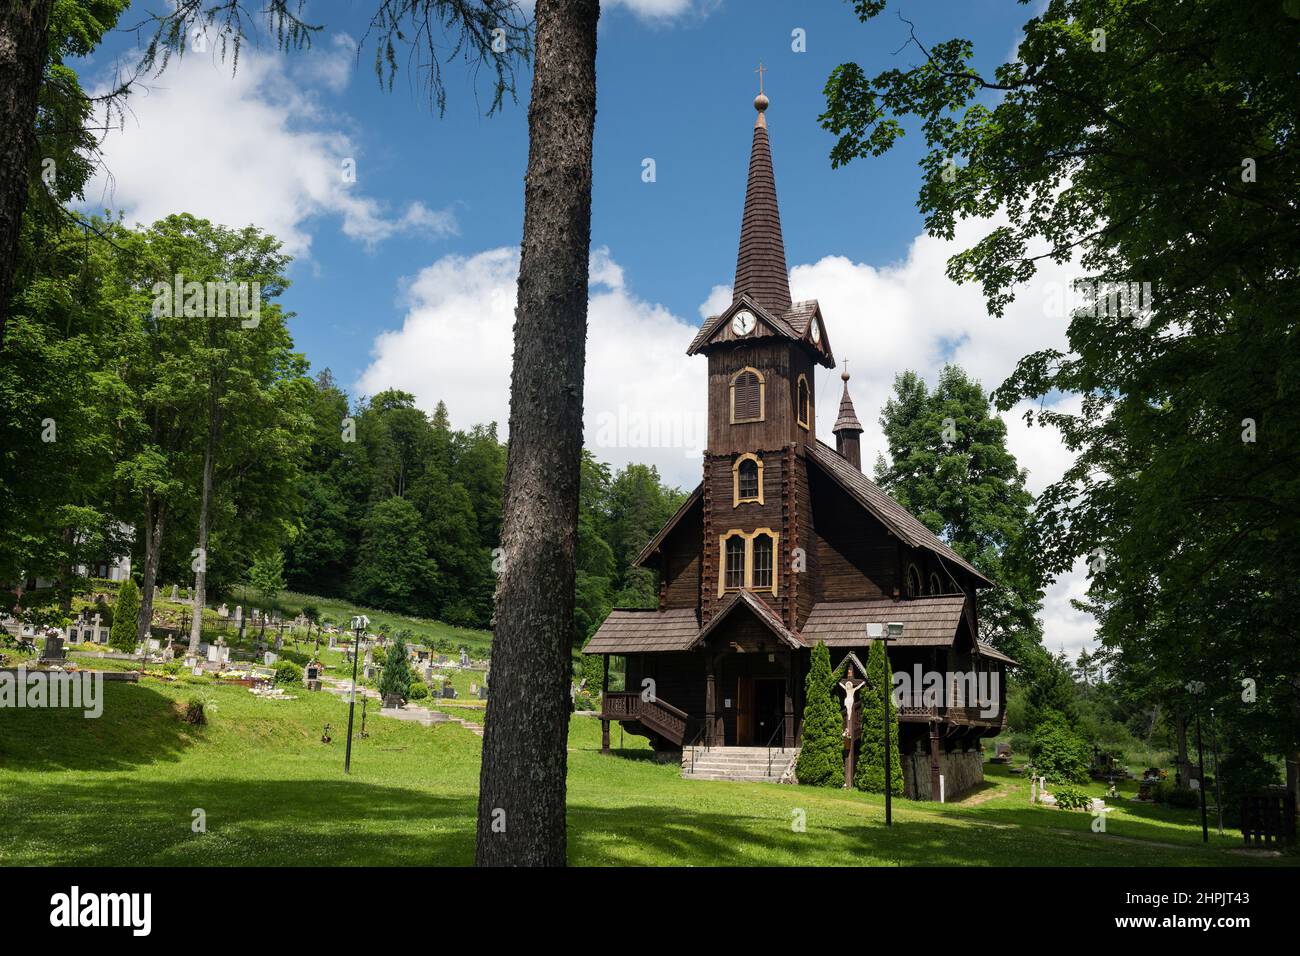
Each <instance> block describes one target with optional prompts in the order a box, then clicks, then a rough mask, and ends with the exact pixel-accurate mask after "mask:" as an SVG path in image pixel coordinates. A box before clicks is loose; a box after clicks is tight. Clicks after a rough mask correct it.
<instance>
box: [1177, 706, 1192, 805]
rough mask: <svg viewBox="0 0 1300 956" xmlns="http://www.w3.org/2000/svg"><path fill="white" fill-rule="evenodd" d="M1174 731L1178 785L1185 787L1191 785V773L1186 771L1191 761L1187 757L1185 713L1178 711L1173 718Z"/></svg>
mask: <svg viewBox="0 0 1300 956" xmlns="http://www.w3.org/2000/svg"><path fill="white" fill-rule="evenodd" d="M1174 733H1175V734H1176V735H1177V740H1178V786H1179V787H1182V788H1184V789H1185V788H1187V787H1190V786H1191V785H1192V783H1191V775H1190V774H1189V773H1188V772H1187V771H1188V768H1189V767H1190V766H1191V762H1190V761H1189V760H1188V757H1187V715H1186V714H1183V713H1179V714H1178V716H1177V717H1175V718H1174Z"/></svg>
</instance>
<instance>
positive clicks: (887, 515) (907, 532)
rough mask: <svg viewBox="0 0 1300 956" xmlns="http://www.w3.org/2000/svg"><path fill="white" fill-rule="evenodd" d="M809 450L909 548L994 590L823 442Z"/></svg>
mask: <svg viewBox="0 0 1300 956" xmlns="http://www.w3.org/2000/svg"><path fill="white" fill-rule="evenodd" d="M807 448H808V458H809V460H810V461H813V462H815V463H816V464H817V465H818V466H819V467H820V468H821V470H822V472H823V473H825V474H826V476H827V477H829V478H830V479H831V480H833V481H834V482H835V483H836V484H838V485H839V486H840V487H841V488H843V489H844V490H845V491H846V492H848V494H849V496H850V497H852V498H853V499H854V500H856V501H857V502H858V503H859V504H861V505H862V506H863V507H864V508H866V509H867V510H868V511H870V512H871V513H872V514H873V515H875V517H876V518H877V519H879V520H880V522H881V524H883V525H884V526H885V527H886V528H888V529H889V530H890V531H892V532H893V533H894V534H895V535H897V536H898V538H899V539H900V540H902V541H903V542H904V543H905V544H908V545H911V546H912V547H914V548H924V549H926V550H927V551H931V552H933V553H934V554H936V555H938V556H939V557H940V558H941V559H942V560H944V561H951V562H953V563H954V564H956V565H958V566H959V567H961V568H964V569H965V570H966V571H967V572H969V573H970V574H971V575H973V576H974V578H975V580H976V581H977V582H979V583H981V584H983V585H984V586H985V587H993V586H994V584H993V582H992V581H990V580H989V579H988V578H986V577H985V576H984V575H983V574H981V573H980V572H979V571H977V570H976V569H975V567H974V566H973V565H971V564H970V562H968V561H967V560H966V559H965V558H963V557H962V556H961V555H959V554H958V553H957V552H956V551H954V550H953V549H952V548H950V547H948V545H946V544H944V543H943V542H942V541H941V540H939V538H938V537H936V536H935V534H934V532H932V531H931V530H930V529H929V528H927V527H926V526H925V525H923V524H921V522H920V521H918V520H917V519H916V518H914V517H913V516H912V514H911V512H909V511H908V510H907V509H906V508H904V507H903V506H902V505H900V504H899V503H898V502H897V501H895V500H894V499H893V498H891V497H889V495H888V494H887V493H886V492H885V491H884V489H882V488H881V487H880V486H879V485H877V484H876V483H875V482H873V481H871V480H870V479H869V478H867V476H866V475H864V474H863V473H862V472H860V471H858V469H856V468H854V467H853V466H852V465H851V464H849V463H848V462H847V461H845V460H844V458H843V456H841V455H840V453H839V452H837V451H835V450H834V449H833V448H831V447H830V446H828V445H826V444H824V443H823V442H821V441H820V440H819V441H818V442H817V443H816V444H809V445H808V446H807Z"/></svg>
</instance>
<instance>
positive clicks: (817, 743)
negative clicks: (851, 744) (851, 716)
mask: <svg viewBox="0 0 1300 956" xmlns="http://www.w3.org/2000/svg"><path fill="white" fill-rule="evenodd" d="M834 680H835V677H834V675H833V674H832V673H831V653H830V651H828V650H827V649H826V645H825V643H823V642H822V641H818V642H817V644H816V646H815V647H813V650H812V666H811V667H810V668H809V669H808V677H807V679H806V680H805V682H804V688H805V695H804V708H803V749H802V750H800V751H799V760H798V762H797V763H796V764H795V775H796V776H797V777H798V778H799V782H800V783H801V784H807V785H809V786H814V787H840V786H843V785H844V719H843V718H842V717H841V716H840V707H839V704H838V703H836V701H835V697H834V694H833V693H832V691H831V685H832V682H833V681H834Z"/></svg>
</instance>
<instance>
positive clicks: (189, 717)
mask: <svg viewBox="0 0 1300 956" xmlns="http://www.w3.org/2000/svg"><path fill="white" fill-rule="evenodd" d="M182 719H183V720H184V721H185V723H187V724H193V725H194V726H195V727H202V726H203V725H204V724H206V723H207V722H208V717H207V714H205V713H204V712H203V698H202V697H191V698H190V699H189V700H187V701H186V702H185V713H184V714H183V715H182Z"/></svg>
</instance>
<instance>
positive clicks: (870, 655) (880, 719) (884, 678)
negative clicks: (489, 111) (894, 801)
mask: <svg viewBox="0 0 1300 956" xmlns="http://www.w3.org/2000/svg"><path fill="white" fill-rule="evenodd" d="M862 676H863V677H865V678H866V679H867V683H866V686H864V687H863V688H862V689H861V690H859V691H858V699H859V700H860V701H861V702H862V741H861V743H860V744H859V746H858V762H857V764H856V765H855V766H854V768H853V786H855V787H857V788H858V789H859V790H866V791H868V792H869V793H884V792H885V734H886V733H888V734H889V766H890V781H889V782H890V793H892V794H894V795H895V796H902V794H903V768H902V765H901V763H900V759H899V753H898V708H897V707H893V706H891V707H890V708H889V727H888V728H886V727H885V726H884V723H885V695H886V694H889V693H892V692H893V671H892V670H890V667H889V655H888V654H887V653H886V652H885V644H884V642H883V641H872V642H871V648H870V650H868V652H867V672H866V673H865V674H863V675H862Z"/></svg>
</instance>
